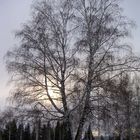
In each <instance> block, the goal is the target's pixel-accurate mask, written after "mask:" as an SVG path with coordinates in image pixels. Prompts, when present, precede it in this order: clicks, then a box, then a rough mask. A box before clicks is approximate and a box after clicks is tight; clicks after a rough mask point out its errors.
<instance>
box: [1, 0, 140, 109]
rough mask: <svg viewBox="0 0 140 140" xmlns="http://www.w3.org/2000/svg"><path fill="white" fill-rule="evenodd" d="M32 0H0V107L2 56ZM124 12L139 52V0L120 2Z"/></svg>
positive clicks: (4, 79) (6, 87)
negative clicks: (131, 23) (134, 26)
mask: <svg viewBox="0 0 140 140" xmlns="http://www.w3.org/2000/svg"><path fill="white" fill-rule="evenodd" d="M32 3H33V0H0V108H3V106H5V99H6V97H7V96H8V94H9V85H7V83H8V79H9V77H10V76H9V75H8V73H7V72H6V69H5V64H4V60H3V57H4V55H5V53H6V52H7V50H9V49H10V48H12V47H14V46H15V45H16V43H17V40H16V39H15V37H14V32H15V31H16V30H18V29H20V27H21V26H22V24H23V23H25V22H26V21H27V20H29V18H30V13H31V4H32ZM122 5H123V9H124V14H125V15H126V16H128V17H129V18H130V19H132V20H134V21H135V23H136V25H137V28H136V29H134V30H133V31H132V38H131V39H129V40H128V42H129V43H130V44H132V46H133V48H134V51H135V52H136V53H137V54H138V55H139V54H140V46H139V45H140V0H124V1H123V2H122Z"/></svg>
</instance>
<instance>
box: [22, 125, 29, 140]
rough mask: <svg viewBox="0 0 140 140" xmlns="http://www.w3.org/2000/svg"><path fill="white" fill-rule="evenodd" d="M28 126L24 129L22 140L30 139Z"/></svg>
mask: <svg viewBox="0 0 140 140" xmlns="http://www.w3.org/2000/svg"><path fill="white" fill-rule="evenodd" d="M30 135H31V134H30V125H29V123H28V124H27V125H26V126H25V129H24V139H23V140H31V138H30Z"/></svg>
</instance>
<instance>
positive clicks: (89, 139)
mask: <svg viewBox="0 0 140 140" xmlns="http://www.w3.org/2000/svg"><path fill="white" fill-rule="evenodd" d="M94 139H95V138H94V137H93V134H92V131H91V127H90V125H89V127H88V130H87V132H85V137H84V140H94Z"/></svg>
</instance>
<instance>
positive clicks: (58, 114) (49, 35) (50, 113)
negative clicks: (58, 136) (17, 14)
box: [6, 0, 138, 140]
mask: <svg viewBox="0 0 140 140" xmlns="http://www.w3.org/2000/svg"><path fill="white" fill-rule="evenodd" d="M131 25H132V24H131V22H129V21H128V20H127V18H125V17H124V16H122V15H121V9H120V7H119V1H118V0H57V1H56V0H52V1H50V0H46V1H45V0H44V1H41V2H39V3H35V4H34V10H33V16H32V18H31V20H30V22H28V23H26V24H25V25H24V26H23V28H22V29H21V30H20V31H18V32H17V34H16V36H17V37H19V38H20V41H21V42H20V44H19V46H18V47H17V48H15V49H13V50H11V51H8V52H7V57H6V58H7V59H6V60H7V61H6V64H7V69H8V71H9V72H11V73H12V81H13V82H14V83H15V88H14V90H13V94H12V95H13V97H14V99H15V100H16V101H17V103H18V104H19V105H25V104H26V105H27V106H28V107H29V105H30V106H36V107H38V108H40V109H41V111H42V114H43V116H44V118H45V119H46V120H49V121H53V120H60V121H64V123H65V125H66V134H65V138H64V139H65V140H71V139H75V140H80V139H81V137H82V134H83V129H84V125H85V123H90V120H91V119H90V118H91V116H92V118H93V116H94V114H93V112H94V111H95V106H96V105H97V103H96V102H97V100H98V99H97V91H98V94H99V95H100V96H101V97H103V96H102V95H104V94H105V93H104V92H103V89H104V86H105V83H106V82H107V81H109V80H112V79H113V78H115V77H116V76H118V75H120V74H121V73H123V72H125V71H133V70H137V69H138V67H137V66H138V65H137V64H138V58H137V57H135V56H134V55H133V53H132V50H131V47H130V46H129V45H126V44H124V43H123V40H122V39H124V38H125V37H127V36H128V34H129V31H128V29H129V27H131ZM78 112H80V113H78ZM75 113H78V114H76V115H75ZM77 116H78V117H77ZM75 120H76V123H75V124H74V123H73V122H74V121H75ZM73 125H74V126H73ZM73 128H74V130H73ZM72 134H73V135H72Z"/></svg>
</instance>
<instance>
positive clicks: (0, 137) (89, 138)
mask: <svg viewBox="0 0 140 140" xmlns="http://www.w3.org/2000/svg"><path fill="white" fill-rule="evenodd" d="M65 129H66V128H65V124H64V123H62V122H61V123H60V122H57V123H56V125H55V126H52V125H51V124H50V123H49V122H48V123H47V124H41V121H40V120H38V128H36V126H33V125H32V124H29V123H26V124H17V122H16V120H15V119H13V120H12V121H10V122H8V123H7V124H5V126H4V128H1V129H0V140H65V131H66V130H65ZM97 139H99V138H98V136H93V133H92V129H91V127H90V126H89V127H88V129H87V130H86V131H85V133H84V136H83V139H82V140H97ZM100 139H101V140H105V139H106V138H105V136H101V137H100ZM108 139H109V140H120V136H112V137H111V136H109V137H108ZM123 140H127V139H123Z"/></svg>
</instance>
